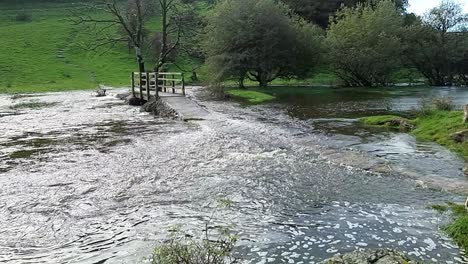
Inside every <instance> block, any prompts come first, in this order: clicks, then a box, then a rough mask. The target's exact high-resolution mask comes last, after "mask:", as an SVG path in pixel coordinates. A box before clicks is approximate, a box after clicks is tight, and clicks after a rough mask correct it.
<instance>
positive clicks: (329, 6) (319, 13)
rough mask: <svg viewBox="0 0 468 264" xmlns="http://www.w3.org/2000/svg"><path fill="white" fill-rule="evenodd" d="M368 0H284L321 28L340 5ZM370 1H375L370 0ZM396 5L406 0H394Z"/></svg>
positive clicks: (325, 25) (403, 5)
mask: <svg viewBox="0 0 468 264" xmlns="http://www.w3.org/2000/svg"><path fill="white" fill-rule="evenodd" d="M366 2H368V0H284V3H286V4H287V5H289V6H290V7H291V9H292V10H293V11H294V12H295V13H296V14H298V15H300V16H301V17H303V18H304V19H306V20H307V21H309V22H313V23H316V24H317V25H319V26H321V27H322V28H326V27H327V26H328V22H329V17H330V16H334V15H335V12H336V11H337V10H339V9H340V7H341V6H343V5H344V6H347V7H352V6H355V5H356V4H358V3H366ZM371 2H375V0H372V1H371ZM395 3H396V5H397V6H398V7H399V8H400V9H402V10H403V9H404V8H405V7H406V5H407V4H408V0H396V1H395Z"/></svg>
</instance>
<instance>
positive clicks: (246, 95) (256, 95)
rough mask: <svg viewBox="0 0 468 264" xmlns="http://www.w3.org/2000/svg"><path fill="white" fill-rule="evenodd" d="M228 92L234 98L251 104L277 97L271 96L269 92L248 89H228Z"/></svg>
mask: <svg viewBox="0 0 468 264" xmlns="http://www.w3.org/2000/svg"><path fill="white" fill-rule="evenodd" d="M227 94H228V95H230V96H232V97H234V98H238V99H241V100H243V101H246V102H248V103H250V104H261V103H264V102H267V101H271V100H274V99H275V97H274V96H271V95H269V94H266V93H262V92H258V91H252V90H246V89H234V90H228V91H227Z"/></svg>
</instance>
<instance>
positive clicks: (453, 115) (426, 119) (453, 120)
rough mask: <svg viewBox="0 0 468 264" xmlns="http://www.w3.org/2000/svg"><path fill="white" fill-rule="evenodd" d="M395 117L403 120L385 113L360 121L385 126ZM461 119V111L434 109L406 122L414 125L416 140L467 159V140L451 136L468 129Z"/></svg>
mask: <svg viewBox="0 0 468 264" xmlns="http://www.w3.org/2000/svg"><path fill="white" fill-rule="evenodd" d="M397 118H399V119H403V120H405V119H404V118H402V117H398V116H389V115H387V116H372V117H365V118H361V119H360V122H361V123H363V124H366V125H374V126H382V127H385V126H388V124H389V122H388V121H391V120H392V119H397ZM462 119H463V112H461V111H436V110H434V111H432V112H431V113H428V114H427V115H424V116H421V117H418V118H416V119H413V120H409V121H408V122H409V123H411V124H412V125H414V126H415V129H414V130H412V131H411V132H410V133H411V134H412V135H414V136H415V137H416V138H417V139H418V140H422V141H433V142H436V143H438V144H440V145H442V146H444V147H446V148H448V149H449V150H452V151H454V152H456V153H458V154H460V155H461V156H462V157H463V158H464V159H465V160H468V142H463V143H457V142H455V141H454V140H453V139H452V138H451V135H453V134H454V133H456V132H459V131H463V130H466V129H468V124H466V123H465V124H463V122H462Z"/></svg>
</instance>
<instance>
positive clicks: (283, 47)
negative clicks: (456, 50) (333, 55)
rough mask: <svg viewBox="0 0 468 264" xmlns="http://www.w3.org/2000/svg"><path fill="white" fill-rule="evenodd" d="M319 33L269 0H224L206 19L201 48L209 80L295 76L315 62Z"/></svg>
mask: <svg viewBox="0 0 468 264" xmlns="http://www.w3.org/2000/svg"><path fill="white" fill-rule="evenodd" d="M322 35H323V34H322V31H321V30H320V29H319V28H318V27H316V26H313V25H311V24H308V23H306V22H305V21H303V20H301V19H299V18H298V17H294V16H293V17H291V16H290V10H289V9H288V8H287V7H286V6H285V5H283V4H278V3H276V1H274V0H227V1H224V2H221V3H219V4H218V5H217V6H216V7H215V9H214V10H213V13H212V14H211V16H210V17H209V19H208V32H207V34H206V45H205V50H206V52H207V57H208V59H207V61H208V65H209V68H210V70H211V73H212V74H214V80H215V81H224V80H227V79H234V80H238V81H239V84H240V86H243V80H244V79H245V78H248V79H250V80H253V81H257V82H258V83H259V84H260V86H263V87H264V86H267V84H268V83H269V82H271V81H273V80H274V79H276V78H279V77H283V78H292V77H296V78H301V77H304V76H306V75H307V74H308V73H309V72H310V71H311V70H312V69H313V68H314V66H315V65H316V64H317V62H318V60H319V57H320V53H321V52H320V51H321V42H322V39H323V36H322Z"/></svg>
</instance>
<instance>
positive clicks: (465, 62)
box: [403, 1, 468, 86]
mask: <svg viewBox="0 0 468 264" xmlns="http://www.w3.org/2000/svg"><path fill="white" fill-rule="evenodd" d="M462 12H463V11H462V8H461V6H460V5H459V4H455V3H454V2H451V1H443V2H442V3H441V5H440V6H438V7H435V8H434V9H432V10H431V11H429V12H428V13H427V14H426V15H425V16H424V18H423V20H416V21H415V23H413V24H412V25H410V26H409V27H407V28H405V33H404V35H403V36H404V43H405V56H406V57H407V58H408V60H409V61H410V62H411V64H412V65H413V66H414V67H416V68H417V69H418V70H419V71H420V72H421V73H422V74H423V75H424V77H426V78H427V80H428V81H429V83H430V84H431V85H436V86H443V85H447V84H449V85H450V84H452V83H455V82H458V83H459V84H463V83H465V84H466V83H468V35H467V34H466V33H465V34H463V33H456V32H453V31H456V30H461V28H460V26H461V25H462V24H463V23H464V21H465V22H466V21H468V15H467V14H463V13H462ZM465 31H466V30H465Z"/></svg>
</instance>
